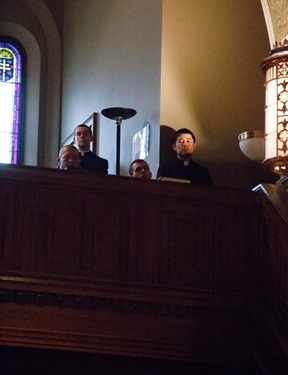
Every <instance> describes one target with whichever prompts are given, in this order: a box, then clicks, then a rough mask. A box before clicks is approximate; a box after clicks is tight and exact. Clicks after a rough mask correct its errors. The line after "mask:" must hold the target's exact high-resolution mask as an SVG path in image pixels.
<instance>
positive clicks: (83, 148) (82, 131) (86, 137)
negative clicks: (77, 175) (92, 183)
mask: <svg viewBox="0 0 288 375" xmlns="http://www.w3.org/2000/svg"><path fill="white" fill-rule="evenodd" d="M92 140H93V135H92V131H91V128H90V127H89V126H87V125H85V124H80V125H77V126H76V128H75V130H74V143H75V145H76V147H77V148H78V151H79V155H80V158H81V164H80V167H81V168H82V169H84V170H87V171H92V172H96V173H106V174H108V160H106V159H103V158H100V156H97V155H95V154H93V153H92V151H91V150H90V143H91V142H92Z"/></svg>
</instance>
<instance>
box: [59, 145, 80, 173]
mask: <svg viewBox="0 0 288 375" xmlns="http://www.w3.org/2000/svg"><path fill="white" fill-rule="evenodd" d="M57 166H58V168H59V169H75V168H79V166H80V156H79V152H78V150H77V148H76V147H74V146H72V145H66V146H63V147H62V148H61V149H60V151H59V155H58V158H57Z"/></svg>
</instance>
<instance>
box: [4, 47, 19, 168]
mask: <svg viewBox="0 0 288 375" xmlns="http://www.w3.org/2000/svg"><path fill="white" fill-rule="evenodd" d="M21 68H22V63H21V55H20V53H19V51H18V49H17V48H16V47H15V46H14V45H12V44H11V43H7V42H0V82H3V83H4V84H5V85H7V93H8V92H9V95H12V97H11V100H10V101H9V102H10V103H11V116H10V118H11V119H12V120H11V123H8V124H5V125H4V126H5V129H1V124H0V133H1V132H2V133H7V127H8V128H9V129H10V130H8V131H9V133H10V138H11V141H10V142H9V143H10V150H9V154H10V157H9V159H10V160H9V162H10V163H12V164H17V161H18V154H19V132H20V92H21V73H22V71H21ZM11 85H13V90H12V91H11ZM8 87H9V89H8ZM5 92H6V91H5Z"/></svg>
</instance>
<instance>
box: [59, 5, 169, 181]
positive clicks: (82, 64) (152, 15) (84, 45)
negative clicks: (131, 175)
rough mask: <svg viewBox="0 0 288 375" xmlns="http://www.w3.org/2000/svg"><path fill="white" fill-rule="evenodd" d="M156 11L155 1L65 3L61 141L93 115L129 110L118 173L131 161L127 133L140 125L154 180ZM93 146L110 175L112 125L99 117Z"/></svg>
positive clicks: (158, 40) (158, 8) (158, 13)
mask: <svg viewBox="0 0 288 375" xmlns="http://www.w3.org/2000/svg"><path fill="white" fill-rule="evenodd" d="M83 3H85V6H83ZM161 7H162V3H161V0H132V1H131V0H97V1H95V0H85V1H84V2H83V1H78V0H68V1H65V7H64V63H63V66H64V69H63V102H62V108H63V116H62V134H61V139H62V140H63V139H65V138H66V137H67V136H68V135H69V133H71V131H73V129H74V127H75V126H76V125H77V124H79V123H81V122H82V121H84V120H85V119H86V118H88V117H89V116H90V115H91V114H92V113H93V112H101V110H102V109H104V108H109V107H128V108H133V109H135V110H136V111H137V114H136V116H135V117H133V118H132V119H129V120H126V121H123V124H122V128H121V141H122V142H121V174H122V175H127V173H128V166H129V164H130V162H131V161H132V138H133V135H134V134H135V133H136V132H138V131H139V130H140V129H141V128H142V126H143V124H144V123H145V122H146V121H147V122H149V123H150V124H151V130H152V131H151V148H150V154H149V157H148V159H147V161H148V162H149V163H150V164H151V167H152V172H153V175H154V176H155V175H156V168H157V167H158V160H159V122H160V121H159V108H160V67H161V66H160V62H161ZM98 143H99V150H98V154H99V155H100V156H102V157H104V158H107V159H108V160H109V173H111V174H114V173H115V159H116V154H115V147H116V126H115V123H114V121H113V120H109V119H106V118H105V117H103V116H102V115H101V117H100V132H99V139H98Z"/></svg>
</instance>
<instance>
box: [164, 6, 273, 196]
mask: <svg viewBox="0 0 288 375" xmlns="http://www.w3.org/2000/svg"><path fill="white" fill-rule="evenodd" d="M269 50H270V46H269V39H268V34H267V29H266V25H265V20H264V15H263V11H262V7H261V2H260V0H259V1H256V0H253V1H251V0H237V1H233V0H217V1H216V0H193V1H191V0H177V1H175V0H163V33H162V71H161V116H160V122H161V125H165V126H166V127H167V128H162V129H163V131H161V134H163V137H161V141H162V149H163V150H166V149H167V147H168V148H170V138H169V139H167V138H166V137H165V134H169V131H167V130H169V128H173V129H179V128H181V127H188V128H190V129H191V130H193V131H194V132H195V135H196V138H197V143H198V150H197V151H196V153H195V159H196V160H198V161H199V162H200V163H202V164H203V165H206V166H207V167H209V168H210V170H211V172H212V175H213V179H214V183H215V185H217V186H226V187H240V188H245V189H246V188H250V187H253V186H255V185H256V184H258V183H260V182H263V181H265V180H269V179H270V176H267V175H266V173H264V171H263V169H262V167H261V166H259V165H258V164H257V163H256V162H253V161H250V160H249V159H247V158H246V157H245V156H244V155H243V154H242V153H241V151H240V149H239V144H238V140H237V137H238V134H239V133H242V132H243V131H248V130H257V129H264V79H265V77H264V74H263V73H262V72H261V69H260V62H261V60H262V59H263V58H264V57H266V56H267V55H268V53H269ZM164 130H165V132H164ZM161 156H162V157H161V160H162V161H163V160H165V158H167V155H166V153H165V154H164V153H162V155H161Z"/></svg>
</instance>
